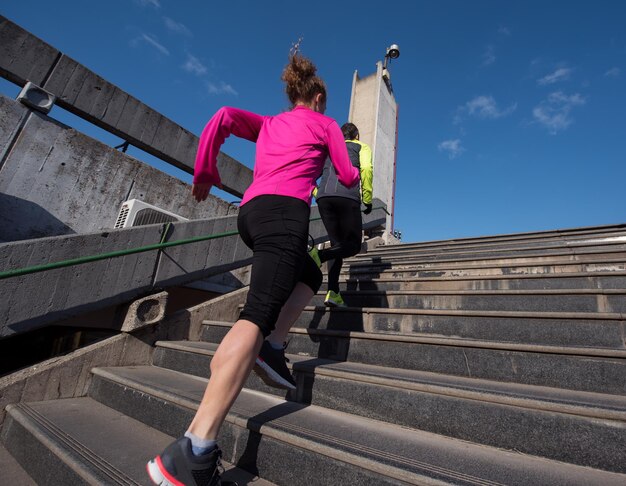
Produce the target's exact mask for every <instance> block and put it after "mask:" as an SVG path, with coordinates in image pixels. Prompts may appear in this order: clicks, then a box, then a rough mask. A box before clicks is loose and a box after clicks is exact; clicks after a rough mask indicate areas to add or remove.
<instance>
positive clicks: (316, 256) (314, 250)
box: [309, 247, 322, 267]
mask: <svg viewBox="0 0 626 486" xmlns="http://www.w3.org/2000/svg"><path fill="white" fill-rule="evenodd" d="M309 256H310V257H311V258H312V259H313V261H314V262H315V264H316V265H317V266H318V267H321V266H322V260H320V255H319V252H318V251H317V248H315V247H313V248H312V249H311V250H310V251H309Z"/></svg>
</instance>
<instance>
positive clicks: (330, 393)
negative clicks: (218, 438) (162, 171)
mask: <svg viewBox="0 0 626 486" xmlns="http://www.w3.org/2000/svg"><path fill="white" fill-rule="evenodd" d="M216 349H217V344H213V343H204V342H189V341H178V342H159V343H157V349H156V351H155V355H154V364H155V365H157V366H161V367H164V368H168V369H174V370H176V371H183V372H187V373H190V374H194V375H196V376H202V377H206V378H208V377H209V374H210V373H209V364H210V360H211V358H212V356H213V354H214V353H215V350H216ZM287 357H288V358H289V360H290V366H291V368H292V370H293V372H294V377H295V379H296V382H297V385H298V388H297V390H296V392H295V393H291V399H292V400H294V401H297V402H300V403H310V404H313V405H318V406H322V407H327V408H332V409H334V410H339V411H343V412H347V413H352V414H356V415H360V416H364V417H368V418H373V419H377V420H381V421H385V422H390V423H394V424H397V425H403V426H406V427H412V428H416V429H420V430H425V431H428V432H434V433H437V434H442V435H446V436H450V437H455V438H458V439H463V440H467V441H471V442H477V443H481V444H485V445H491V446H494V447H499V448H503V449H508V450H515V451H517V452H521V453H524V454H532V455H537V456H543V457H548V458H550V459H555V460H559V461H563V462H569V463H574V464H579V465H584V466H589V467H594V468H598V469H605V470H611V471H614V472H620V473H625V472H626V397H623V396H622V397H618V396H615V395H602V394H596V393H585V392H572V391H566V390H558V389H552V388H545V387H535V386H529V385H516V384H503V383H498V382H494V381H488V380H478V379H472V378H462V377H456V376H446V375H438V374H436V373H425V372H419V371H411V370H399V369H393V368H385V367H379V366H372V365H363V364H358V363H348V362H338V361H332V360H324V359H319V358H314V359H311V358H307V357H303V356H298V355H293V354H287ZM246 387H247V388H250V389H254V390H258V391H267V389H269V391H270V392H273V390H274V389H271V388H269V387H267V386H266V385H265V384H264V383H263V382H262V381H261V380H260V379H259V378H258V377H257V376H256V375H255V374H254V373H252V374H251V375H250V378H249V380H248V382H247V383H246ZM277 391H278V390H277ZM355 397H358V398H357V399H355ZM529 431H530V433H529ZM599 444H602V447H599Z"/></svg>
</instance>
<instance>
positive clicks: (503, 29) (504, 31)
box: [498, 26, 511, 35]
mask: <svg viewBox="0 0 626 486" xmlns="http://www.w3.org/2000/svg"><path fill="white" fill-rule="evenodd" d="M498 34H502V35H511V31H510V30H509V29H508V27H504V26H501V27H500V28H499V29H498Z"/></svg>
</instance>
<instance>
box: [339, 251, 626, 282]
mask: <svg viewBox="0 0 626 486" xmlns="http://www.w3.org/2000/svg"><path fill="white" fill-rule="evenodd" d="M601 256H602V258H597V257H598V256H597V255H591V256H590V255H588V256H586V257H585V258H580V257H576V256H569V257H559V258H548V259H544V260H540V261H530V262H529V261H527V260H524V259H522V260H521V261H510V262H504V263H501V262H491V261H487V262H485V261H483V262H472V261H468V262H430V263H428V262H427V263H424V262H422V263H414V264H410V263H406V264H393V265H392V264H390V263H385V264H379V265H376V264H371V265H356V266H349V265H347V264H345V263H344V267H343V268H342V273H341V275H342V276H343V277H344V278H345V277H356V276H358V278H360V279H364V278H368V277H369V278H378V277H380V276H387V277H392V278H409V277H431V278H432V277H443V278H446V277H468V276H476V277H478V276H494V275H549V274H557V273H581V272H582V273H594V272H623V271H626V255H620V256H618V257H615V258H604V255H601ZM594 257H596V258H594Z"/></svg>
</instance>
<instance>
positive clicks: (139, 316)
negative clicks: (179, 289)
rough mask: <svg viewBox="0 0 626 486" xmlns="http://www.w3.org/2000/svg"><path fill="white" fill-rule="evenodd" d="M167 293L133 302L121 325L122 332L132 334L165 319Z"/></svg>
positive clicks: (127, 309)
mask: <svg viewBox="0 0 626 486" xmlns="http://www.w3.org/2000/svg"><path fill="white" fill-rule="evenodd" d="M166 307H167V292H159V293H157V294H152V295H148V296H146V297H142V298H140V299H137V300H135V301H133V302H131V304H130V305H128V306H127V308H126V315H125V316H124V320H123V322H122V325H121V331H122V332H131V331H134V330H136V329H141V328H142V327H146V326H149V325H151V324H156V323H157V322H159V321H161V320H162V319H163V317H165V309H166Z"/></svg>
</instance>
